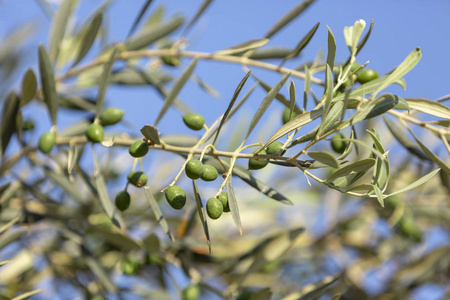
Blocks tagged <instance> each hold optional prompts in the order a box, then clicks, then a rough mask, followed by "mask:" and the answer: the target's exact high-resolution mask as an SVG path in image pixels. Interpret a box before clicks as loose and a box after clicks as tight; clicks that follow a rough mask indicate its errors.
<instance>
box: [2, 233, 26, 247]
mask: <svg viewBox="0 0 450 300" xmlns="http://www.w3.org/2000/svg"><path fill="white" fill-rule="evenodd" d="M25 232H26V230H25V229H20V230H16V231H14V232H12V233H10V234H2V235H1V236H0V249H3V248H4V247H6V246H8V245H9V244H11V243H12V242H14V241H16V240H18V239H20V238H21V237H22V235H23V234H24V233H25Z"/></svg>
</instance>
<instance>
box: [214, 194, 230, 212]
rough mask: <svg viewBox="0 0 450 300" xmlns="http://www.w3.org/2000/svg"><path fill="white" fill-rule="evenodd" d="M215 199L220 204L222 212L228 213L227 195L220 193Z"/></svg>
mask: <svg viewBox="0 0 450 300" xmlns="http://www.w3.org/2000/svg"><path fill="white" fill-rule="evenodd" d="M217 199H219V200H220V202H222V206H223V212H230V206H229V205H228V194H227V193H225V192H221V193H220V194H219V197H218V198H217Z"/></svg>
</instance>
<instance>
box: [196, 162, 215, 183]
mask: <svg viewBox="0 0 450 300" xmlns="http://www.w3.org/2000/svg"><path fill="white" fill-rule="evenodd" d="M204 166H205V171H204V172H203V174H202V176H201V177H200V178H201V179H202V180H204V181H214V180H216V179H217V177H218V176H219V172H217V169H216V168H214V167H213V166H211V165H204Z"/></svg>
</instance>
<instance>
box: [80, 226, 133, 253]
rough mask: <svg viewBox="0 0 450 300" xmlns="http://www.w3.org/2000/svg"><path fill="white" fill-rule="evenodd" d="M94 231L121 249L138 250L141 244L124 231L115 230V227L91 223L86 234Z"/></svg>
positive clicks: (125, 250)
mask: <svg viewBox="0 0 450 300" xmlns="http://www.w3.org/2000/svg"><path fill="white" fill-rule="evenodd" d="M92 233H95V234H97V235H99V236H101V237H102V239H105V241H107V242H108V243H109V244H111V245H114V246H117V247H118V248H119V249H120V250H121V251H124V252H128V251H130V250H140V249H141V246H140V245H139V244H138V243H136V242H135V241H134V240H132V239H131V238H130V237H129V236H128V235H127V234H126V233H124V232H122V231H119V230H117V228H116V227H113V226H111V227H106V226H94V225H91V226H90V227H89V228H87V230H86V234H92Z"/></svg>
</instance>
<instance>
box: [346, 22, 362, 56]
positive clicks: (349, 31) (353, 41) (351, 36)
mask: <svg viewBox="0 0 450 300" xmlns="http://www.w3.org/2000/svg"><path fill="white" fill-rule="evenodd" d="M365 27H366V22H365V21H364V20H362V19H360V20H358V21H356V22H355V24H354V25H353V26H350V27H345V28H344V37H345V42H346V44H347V46H348V48H349V50H350V53H351V56H356V53H357V43H358V42H359V39H360V38H361V35H362V33H363V31H364V28H365Z"/></svg>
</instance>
